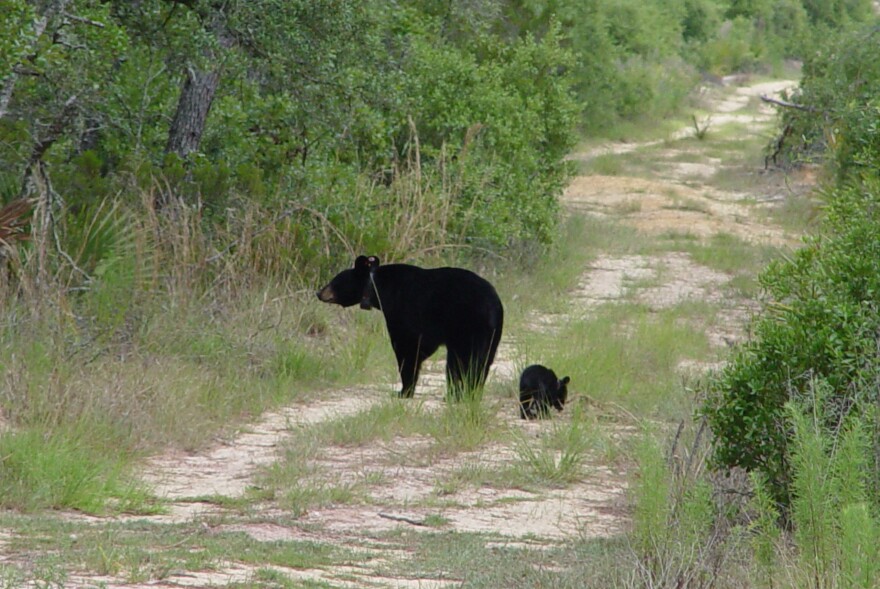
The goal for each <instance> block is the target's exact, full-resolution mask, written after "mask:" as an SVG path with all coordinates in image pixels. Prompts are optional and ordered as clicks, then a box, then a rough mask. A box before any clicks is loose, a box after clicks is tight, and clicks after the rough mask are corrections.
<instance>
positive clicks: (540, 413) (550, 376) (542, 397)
mask: <svg viewBox="0 0 880 589" xmlns="http://www.w3.org/2000/svg"><path fill="white" fill-rule="evenodd" d="M569 382H571V379H570V378H569V377H567V376H565V377H563V378H562V379H558V378H556V373H555V372H553V371H552V370H550V369H549V368H547V367H546V366H541V365H540V364H532V365H531V366H529V367H528V368H526V369H525V370H523V373H522V376H520V379H519V416H520V417H521V418H523V419H539V418H545V417H549V416H550V406H551V405H552V406H553V407H555V408H556V410H557V411H562V408H563V406H564V405H565V399H566V398H567V397H568V383H569Z"/></svg>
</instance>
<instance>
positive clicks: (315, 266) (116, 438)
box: [0, 167, 451, 509]
mask: <svg viewBox="0 0 880 589" xmlns="http://www.w3.org/2000/svg"><path fill="white" fill-rule="evenodd" d="M170 190H171V189H170V188H169V187H168V186H167V185H166V184H163V183H162V182H159V181H156V182H155V183H154V184H153V185H151V187H150V188H149V189H148V190H145V191H143V192H141V193H138V194H136V195H134V197H132V198H129V199H128V201H127V202H129V203H130V204H129V205H127V206H124V205H123V204H121V203H122V202H123V201H122V200H121V199H120V200H119V201H115V202H114V203H112V204H111V203H110V202H103V203H97V204H95V205H94V206H90V207H87V208H85V209H82V210H78V211H60V210H57V209H51V210H47V209H46V207H43V208H40V207H37V210H36V213H35V214H34V216H33V217H32V219H31V234H32V236H33V239H32V240H31V241H30V243H27V244H25V243H22V242H18V243H16V244H14V246H15V247H14V249H10V250H8V251H7V255H5V257H4V258H3V259H0V264H2V266H3V267H2V272H3V274H4V276H3V280H2V281H0V282H2V287H0V294H2V296H0V365H2V366H3V367H4V371H3V380H2V381H0V420H2V422H3V423H4V424H8V427H9V431H10V432H12V433H0V439H4V440H5V438H7V437H9V440H8V442H9V443H15V444H17V445H20V444H25V443H28V442H30V443H32V444H34V446H33V447H32V448H31V452H33V453H34V454H45V453H46V452H51V451H53V447H52V446H51V445H41V446H38V445H36V443H37V440H38V439H41V436H42V437H43V438H44V439H46V440H54V441H55V442H57V443H58V444H62V447H63V443H62V442H64V443H66V442H65V440H67V438H66V437H65V436H64V435H62V432H66V431H71V430H74V429H76V430H77V431H78V434H77V441H76V447H77V448H78V450H77V452H71V453H68V454H67V455H66V456H67V458H66V460H68V461H73V462H77V463H79V462H82V463H86V462H89V461H90V460H93V461H95V462H98V460H97V457H98V456H103V457H106V458H107V460H109V462H110V463H111V464H113V465H115V466H114V468H115V469H118V470H119V471H120V472H124V471H125V469H126V468H127V467H128V466H129V465H131V464H132V463H133V461H135V460H137V459H139V458H140V457H142V456H143V455H144V454H146V453H151V452H156V451H159V450H160V449H162V448H165V447H168V446H175V447H181V448H188V449H192V448H198V447H200V446H203V445H204V444H206V443H207V442H209V441H210V440H212V439H213V438H214V437H215V436H216V435H217V433H218V432H219V431H222V430H224V429H229V428H233V427H235V424H236V423H240V422H241V421H243V420H248V419H251V418H252V417H253V416H254V415H256V414H259V413H260V412H262V411H264V410H265V409H267V408H269V407H272V406H274V405H277V404H279V403H282V402H285V401H288V400H290V399H292V398H294V397H296V396H301V395H304V394H309V391H310V390H317V389H320V388H324V387H327V386H331V385H333V384H339V383H346V382H353V381H357V382H368V381H370V380H372V379H378V378H387V377H388V376H389V374H390V373H391V372H393V371H391V370H389V369H386V368H385V367H386V366H389V367H393V359H390V355H391V351H390V347H389V346H388V345H387V336H386V334H385V329H384V325H383V324H382V322H381V318H380V317H379V316H378V314H366V313H358V312H354V311H351V312H346V311H343V310H341V309H339V308H331V307H330V306H328V305H323V304H321V303H320V302H319V301H317V299H316V298H315V296H314V292H315V289H316V288H317V286H318V285H319V284H320V282H321V281H323V280H326V279H327V277H328V276H329V275H331V274H332V273H335V272H337V271H339V270H341V269H343V268H345V267H348V266H349V265H350V264H351V261H352V260H353V257H354V255H355V254H356V253H361V252H363V251H366V248H369V251H370V253H378V254H380V255H383V256H384V257H386V259H394V258H403V257H404V256H407V257H408V256H413V255H414V256H419V255H421V256H426V257H431V256H436V255H437V254H438V252H442V251H445V248H446V247H447V245H449V243H450V240H451V238H450V237H449V235H448V231H447V224H448V220H449V215H450V212H449V202H448V199H447V198H446V194H445V193H444V192H443V187H442V183H438V184H437V185H436V186H435V185H432V183H431V182H430V181H428V180H426V179H423V178H421V177H420V173H419V170H418V168H417V167H412V168H411V171H409V172H406V173H400V174H398V175H397V176H396V177H395V179H394V181H393V182H392V183H391V185H390V186H387V187H384V186H383V187H380V186H377V185H374V184H371V183H369V182H362V183H360V184H359V188H358V190H357V191H356V193H355V194H349V195H346V199H345V203H346V206H345V207H339V206H334V205H333V204H331V203H329V202H325V204H324V205H323V208H322V205H320V203H314V204H313V205H304V204H296V205H294V204H289V205H281V206H279V207H278V208H277V209H276V210H269V209H266V208H259V207H256V206H252V205H247V204H244V205H242V206H241V207H240V208H238V209H235V210H232V209H230V210H228V211H226V212H225V213H223V214H224V216H223V218H222V219H218V217H217V215H218V213H217V212H216V211H209V210H206V209H202V208H199V207H197V206H188V205H184V204H182V203H181V202H179V201H178V200H177V199H176V197H174V196H173V195H172V194H170ZM161 191H166V192H169V196H170V198H168V199H166V200H167V201H168V202H170V203H171V204H170V205H168V206H167V207H166V208H165V209H163V210H162V211H156V210H155V209H154V208H153V206H152V203H153V202H155V196H156V193H157V192H161ZM326 198H328V199H329V198H330V197H329V196H327V197H326ZM383 200H384V201H385V202H384V203H383V206H380V207H377V206H376V202H377V201H383ZM132 203H133V204H132ZM365 221H367V222H365ZM80 426H83V427H82V429H77V428H79V427H80ZM35 432H36V433H35ZM25 433H27V435H25ZM56 434H58V436H60V437H56ZM14 435H22V436H24V437H21V438H14V439H13V438H12V436H14ZM59 451H60V450H59ZM3 457H4V455H3V454H0V458H3ZM4 464H5V463H4ZM111 470H112V469H111ZM45 472H46V473H47V476H48V472H49V471H48V470H47V471H45ZM99 472H104V473H109V471H108V470H107V469H104V470H99ZM16 473H17V474H16ZM39 474H40V473H39V472H37V471H35V472H33V473H31V474H29V475H27V476H25V475H24V474H23V473H21V472H19V471H11V470H10V471H8V472H7V475H8V476H13V477H17V476H19V475H21V477H22V478H21V481H20V485H19V486H20V493H19V496H22V497H26V496H27V495H28V488H29V487H34V488H36V487H38V486H39V485H40V484H42V483H41V482H40V481H38V480H37V479H38V478H39ZM96 476H98V478H101V477H102V476H103V477H104V478H105V480H106V481H110V480H111V479H112V478H113V476H115V475H113V476H111V475H110V474H105V475H96ZM108 484H109V483H108ZM111 486H112V485H111ZM108 488H109V487H108ZM96 494H97V496H100V495H101V494H102V492H99V491H98V490H96ZM103 495H104V501H105V502H106V503H108V504H109V503H110V499H111V498H112V497H111V496H113V495H118V492H117V491H106V492H103ZM101 501H102V500H101V499H96V504H99V503H101ZM37 503H40V502H35V504H37ZM69 503H70V502H69V501H68V502H66V503H65V504H69ZM19 504H20V501H19V500H17V499H13V498H12V495H11V494H8V493H4V494H0V506H10V505H19ZM115 504H117V505H118V502H116V503H115ZM93 508H94V506H92V507H89V509H93Z"/></svg>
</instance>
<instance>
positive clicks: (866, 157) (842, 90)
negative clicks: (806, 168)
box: [783, 26, 880, 181]
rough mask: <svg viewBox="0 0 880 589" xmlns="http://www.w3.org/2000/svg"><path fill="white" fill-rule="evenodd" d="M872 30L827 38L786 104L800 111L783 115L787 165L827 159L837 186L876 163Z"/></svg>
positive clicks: (878, 113) (879, 80)
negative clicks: (838, 183) (800, 107)
mask: <svg viewBox="0 0 880 589" xmlns="http://www.w3.org/2000/svg"><path fill="white" fill-rule="evenodd" d="M878 43H880V31H878V30H877V28H876V27H873V26H872V27H868V28H856V29H853V30H851V31H846V32H844V33H843V34H840V35H831V36H830V37H829V39H828V40H827V41H826V42H825V43H822V44H821V45H820V46H819V48H818V50H817V51H815V52H812V53H810V54H809V55H808V56H807V59H806V60H805V62H804V68H803V79H802V81H801V84H800V87H799V89H798V90H797V91H796V92H795V93H794V94H793V96H792V98H791V100H792V101H793V102H795V103H797V104H800V105H802V106H803V108H802V109H786V110H785V111H784V112H783V128H785V129H786V130H787V132H786V137H787V139H785V142H784V145H783V148H784V150H783V155H784V156H785V157H786V158H787V159H788V161H793V162H797V161H803V160H810V159H815V158H816V157H817V156H827V158H828V161H829V163H830V164H831V166H832V169H833V171H834V173H835V174H836V176H837V179H838V180H839V181H845V180H847V179H849V178H853V177H856V178H857V177H858V176H859V175H860V174H861V172H862V171H863V170H873V169H877V166H878V163H880V130H878V129H880V102H878V100H877V95H878V92H880V64H878V63H877V60H876V59H875V54H876V52H875V51H874V48H875V47H876V46H877V44H878Z"/></svg>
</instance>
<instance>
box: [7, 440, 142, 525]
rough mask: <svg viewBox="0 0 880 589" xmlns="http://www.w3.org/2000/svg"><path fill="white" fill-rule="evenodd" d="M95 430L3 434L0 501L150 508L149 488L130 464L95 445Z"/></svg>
mask: <svg viewBox="0 0 880 589" xmlns="http://www.w3.org/2000/svg"><path fill="white" fill-rule="evenodd" d="M94 434H95V431H94V430H92V431H89V432H83V431H56V432H53V434H52V435H49V436H47V435H46V434H45V432H43V431H41V430H40V429H37V428H29V429H25V430H16V431H9V432H6V433H3V434H0V507H4V508H7V509H18V510H22V511H37V510H42V509H77V510H80V511H84V512H86V513H104V512H106V511H113V512H120V511H136V512H144V511H150V510H151V509H150V508H149V506H148V500H147V497H148V495H147V493H146V491H145V489H143V488H141V487H139V486H138V485H137V484H136V483H134V482H133V481H131V480H130V478H129V477H128V476H127V468H128V466H129V464H128V463H127V462H125V461H123V460H122V459H121V458H120V457H118V456H114V455H112V454H108V453H107V452H106V451H105V450H106V449H101V448H98V449H96V448H94V440H93V438H92V436H94Z"/></svg>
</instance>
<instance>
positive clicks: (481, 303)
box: [318, 256, 504, 398]
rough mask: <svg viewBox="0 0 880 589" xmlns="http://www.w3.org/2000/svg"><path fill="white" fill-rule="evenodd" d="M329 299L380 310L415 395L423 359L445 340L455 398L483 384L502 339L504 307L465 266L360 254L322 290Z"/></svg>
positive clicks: (404, 392)
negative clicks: (402, 261) (386, 261)
mask: <svg viewBox="0 0 880 589" xmlns="http://www.w3.org/2000/svg"><path fill="white" fill-rule="evenodd" d="M318 298H319V299H321V300H322V301H324V302H325V303H335V304H337V305H342V306H343V307H350V306H352V305H357V304H360V306H361V309H379V310H380V311H382V314H383V315H384V316H385V325H386V326H387V327H388V335H389V336H390V338H391V347H392V348H394V354H395V356H397V368H398V371H399V372H400V379H401V381H403V387H402V388H401V389H400V396H401V397H412V396H413V393H414V392H415V388H416V382H417V381H418V379H419V369H420V368H421V366H422V362H423V361H424V360H425V359H426V358H428V357H429V356H430V355H431V354H433V353H434V352H436V351H437V348H438V347H440V346H441V345H445V346H446V386H447V390H448V391H449V393H450V395H451V396H452V397H453V398H457V397H460V396H461V394H462V392H464V391H470V390H473V389H474V388H476V387H479V386H482V384H483V383H484V382H485V380H486V376H487V375H488V374H489V367H490V366H491V365H492V361H493V360H494V359H495V351H496V350H497V349H498V342H499V341H500V340H501V328H502V323H503V321H504V308H503V307H502V306H501V299H499V298H498V293H497V292H495V288H494V287H493V286H492V285H491V284H490V283H489V282H488V281H487V280H485V279H484V278H481V277H480V276H477V275H476V274H474V273H473V272H471V271H470V270H464V269H462V268H432V269H428V268H419V267H418V266H411V265H409V264H388V265H385V266H380V265H379V258H377V257H376V256H369V257H367V256H358V258H357V259H356V260H355V261H354V268H351V269H349V270H343V271H342V272H340V273H339V274H337V275H336V277H335V278H333V280H331V281H330V284H328V285H327V286H325V287H324V288H322V289H321V290H319V291H318Z"/></svg>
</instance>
